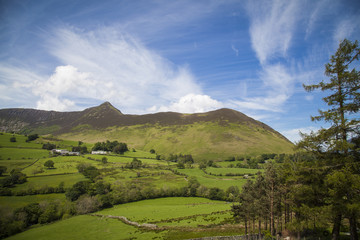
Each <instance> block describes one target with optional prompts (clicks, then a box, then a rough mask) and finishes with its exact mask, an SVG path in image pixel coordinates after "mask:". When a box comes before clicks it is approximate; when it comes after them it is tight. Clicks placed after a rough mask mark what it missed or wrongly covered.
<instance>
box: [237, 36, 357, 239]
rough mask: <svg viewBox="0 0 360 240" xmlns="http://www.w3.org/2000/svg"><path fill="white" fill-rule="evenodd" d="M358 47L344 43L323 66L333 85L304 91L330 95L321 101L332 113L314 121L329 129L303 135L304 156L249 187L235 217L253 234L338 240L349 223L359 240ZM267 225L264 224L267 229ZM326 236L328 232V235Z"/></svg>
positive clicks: (322, 113) (273, 168)
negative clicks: (315, 235) (265, 232)
mask: <svg viewBox="0 0 360 240" xmlns="http://www.w3.org/2000/svg"><path fill="white" fill-rule="evenodd" d="M359 55H360V48H359V47H358V42H357V41H355V42H351V41H349V40H346V39H345V40H343V41H342V42H341V43H340V45H339V48H338V50H337V52H336V53H335V54H334V55H333V56H332V57H331V59H330V62H329V63H328V64H326V66H325V75H326V76H327V77H329V78H330V79H329V80H330V81H321V82H320V83H319V84H315V85H309V86H305V85H304V88H305V89H306V90H307V91H313V90H316V89H320V90H322V91H329V92H330V93H329V95H328V96H327V97H325V98H323V100H324V101H325V103H326V104H327V105H328V106H329V109H328V110H319V115H318V116H315V117H312V120H313V121H320V120H324V121H326V122H327V123H329V124H330V127H329V128H326V129H325V128H322V129H320V130H319V131H317V132H312V133H310V134H303V139H302V140H301V141H300V142H299V143H298V144H297V148H298V149H300V150H302V152H301V153H299V154H296V155H293V156H287V157H284V158H283V159H282V162H283V163H282V164H279V165H277V164H268V165H267V168H266V171H265V173H264V175H259V176H258V178H257V179H256V181H255V182H250V181H249V182H247V183H246V184H245V186H244V188H243V191H242V193H241V195H240V199H239V204H238V205H235V206H234V207H233V213H234V216H235V217H236V218H238V219H242V221H244V223H245V230H246V231H247V230H248V226H249V224H251V225H252V228H250V229H251V231H255V225H256V224H255V222H256V221H257V222H258V223H257V226H258V231H259V233H260V232H261V229H262V228H265V229H266V228H269V229H270V232H271V234H272V235H275V234H276V233H278V232H280V231H281V230H282V229H284V228H286V229H287V230H290V231H293V232H298V234H299V235H300V234H301V233H305V232H306V231H307V230H311V231H315V232H322V233H323V234H324V233H325V234H326V233H327V232H326V231H325V229H328V227H329V225H332V228H331V229H332V231H331V236H332V239H335V240H337V239H339V237H340V230H341V226H343V224H344V223H345V222H344V221H343V220H344V219H345V218H346V219H347V222H348V225H347V226H348V229H347V230H348V231H349V232H350V238H351V239H352V240H357V239H358V232H357V227H358V221H359V216H360V215H359V214H360V171H359V168H360V144H359V142H360V119H359V116H358V112H359V110H360V92H359V89H360V72H359V71H358V70H357V69H356V68H353V69H352V70H349V67H351V66H356V65H355V62H356V61H358V60H359ZM304 150H305V151H304ZM264 222H265V223H264ZM324 231H325V232H324Z"/></svg>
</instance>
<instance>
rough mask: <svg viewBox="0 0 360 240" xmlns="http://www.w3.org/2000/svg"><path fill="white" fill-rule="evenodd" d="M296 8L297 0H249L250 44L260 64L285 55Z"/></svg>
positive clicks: (294, 20)
mask: <svg viewBox="0 0 360 240" xmlns="http://www.w3.org/2000/svg"><path fill="white" fill-rule="evenodd" d="M298 9H299V2H298V1H286V0H275V1H267V0H263V1H261V2H259V1H249V4H248V6H247V12H248V14H249V16H250V30H249V31H250V37H251V45H252V48H253V49H254V51H255V53H256V56H257V58H258V59H259V61H260V63H261V64H264V63H266V62H267V61H268V60H270V59H272V58H274V57H278V56H282V57H284V56H286V52H287V50H288V48H289V46H290V41H291V39H292V35H293V31H294V29H295V24H296V20H297V15H298V12H297V11H298Z"/></svg>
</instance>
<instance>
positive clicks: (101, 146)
mask: <svg viewBox="0 0 360 240" xmlns="http://www.w3.org/2000/svg"><path fill="white" fill-rule="evenodd" d="M99 150H101V151H109V152H115V153H118V154H123V153H124V152H126V151H129V149H128V147H127V145H126V143H119V142H118V141H113V142H110V141H109V140H107V141H106V142H97V143H95V145H94V147H93V148H92V151H99Z"/></svg>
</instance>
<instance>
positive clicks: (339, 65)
mask: <svg viewBox="0 0 360 240" xmlns="http://www.w3.org/2000/svg"><path fill="white" fill-rule="evenodd" d="M359 55H360V48H359V46H358V41H355V42H351V41H349V40H347V39H344V40H343V41H341V42H340V44H339V48H338V49H337V51H336V53H335V54H334V55H332V56H331V58H330V62H329V63H327V64H326V65H325V75H326V76H327V77H329V80H330V81H324V80H322V81H321V82H320V83H319V84H314V85H308V86H306V85H304V88H305V90H307V91H313V90H316V89H320V90H321V91H330V94H329V95H328V96H327V97H324V98H323V100H324V102H325V103H326V104H327V105H328V106H329V109H328V110H319V116H315V117H312V118H311V119H312V121H325V122H328V123H330V127H329V128H327V129H325V128H322V129H321V130H319V131H317V132H312V133H311V134H308V135H307V134H303V139H302V141H300V142H299V143H298V147H299V148H303V149H306V150H308V151H310V152H312V153H314V154H316V156H317V157H318V159H321V160H323V161H324V162H326V165H327V167H329V168H330V169H333V171H334V172H332V173H330V174H331V175H333V176H340V175H337V174H336V171H342V170H341V169H342V168H343V167H344V166H348V167H349V169H352V168H351V167H353V166H354V165H353V163H354V162H355V161H359V159H358V158H356V157H354V155H353V154H352V153H353V152H356V151H357V150H356V144H354V143H353V142H351V141H350V138H351V137H354V136H355V138H356V137H358V136H359V134H360V129H359V124H360V119H359V118H358V116H357V115H356V113H358V112H359V110H360V92H359V89H360V72H359V71H358V70H356V68H353V69H352V70H349V68H350V67H351V66H354V63H355V61H358V60H359ZM353 169H354V168H353ZM348 174H358V173H356V172H355V171H354V170H353V171H349V172H348ZM331 175H330V176H331ZM353 179H356V178H355V177H354V178H353ZM335 189H336V188H335ZM330 190H331V189H330ZM334 197H335V195H333V202H335V200H336V199H334ZM338 200H339V201H343V203H342V204H340V203H339V202H337V204H338V205H339V204H340V205H342V206H346V204H345V202H346V199H342V200H341V199H340V198H339V199H338ZM332 206H333V218H334V226H333V233H332V236H333V239H339V234H340V225H341V220H342V216H343V215H344V214H345V215H348V218H349V222H350V229H356V217H357V216H356V215H357V213H356V212H354V211H351V214H349V211H347V210H346V209H344V208H339V207H336V205H334V204H333V205H332ZM351 239H358V236H357V232H356V231H351Z"/></svg>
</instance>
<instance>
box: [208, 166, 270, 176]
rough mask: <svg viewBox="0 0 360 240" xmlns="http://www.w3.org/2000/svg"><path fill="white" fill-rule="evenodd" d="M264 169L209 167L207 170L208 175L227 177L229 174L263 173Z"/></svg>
mask: <svg viewBox="0 0 360 240" xmlns="http://www.w3.org/2000/svg"><path fill="white" fill-rule="evenodd" d="M263 171H264V170H263V169H251V168H213V167H208V168H206V172H207V173H212V174H217V175H219V174H222V175H225V174H227V173H230V174H256V173H258V172H263Z"/></svg>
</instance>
